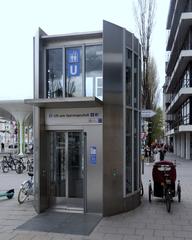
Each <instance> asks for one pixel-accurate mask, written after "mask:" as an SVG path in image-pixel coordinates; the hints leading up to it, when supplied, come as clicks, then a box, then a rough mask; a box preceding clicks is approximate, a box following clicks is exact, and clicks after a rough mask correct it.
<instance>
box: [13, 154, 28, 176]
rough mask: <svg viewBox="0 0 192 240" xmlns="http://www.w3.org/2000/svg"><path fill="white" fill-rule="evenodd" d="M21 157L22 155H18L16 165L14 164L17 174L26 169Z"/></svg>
mask: <svg viewBox="0 0 192 240" xmlns="http://www.w3.org/2000/svg"><path fill="white" fill-rule="evenodd" d="M23 158H24V157H20V158H19V159H18V160H17V163H16V166H15V171H16V173H17V174H21V173H23V171H24V170H25V169H26V166H25V165H24V162H23Z"/></svg>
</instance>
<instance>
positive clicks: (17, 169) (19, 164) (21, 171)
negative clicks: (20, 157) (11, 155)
mask: <svg viewBox="0 0 192 240" xmlns="http://www.w3.org/2000/svg"><path fill="white" fill-rule="evenodd" d="M15 171H16V173H17V174H21V173H23V165H22V164H21V163H17V165H16V168H15Z"/></svg>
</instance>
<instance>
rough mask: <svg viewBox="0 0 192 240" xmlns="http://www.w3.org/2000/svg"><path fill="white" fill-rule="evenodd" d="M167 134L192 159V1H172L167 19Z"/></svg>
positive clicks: (175, 148) (181, 153)
mask: <svg viewBox="0 0 192 240" xmlns="http://www.w3.org/2000/svg"><path fill="white" fill-rule="evenodd" d="M167 31H168V39H167V47H166V51H167V53H168V56H169V57H168V60H167V62H166V81H165V84H164V87H163V91H164V109H165V137H166V141H167V143H168V144H170V145H172V146H173V151H174V153H175V154H177V155H178V156H180V157H183V158H186V159H192V0H171V1H170V8H169V12H168V18H167Z"/></svg>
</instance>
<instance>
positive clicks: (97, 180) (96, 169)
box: [84, 125, 103, 213]
mask: <svg viewBox="0 0 192 240" xmlns="http://www.w3.org/2000/svg"><path fill="white" fill-rule="evenodd" d="M84 132H86V134H87V163H86V167H87V173H86V174H87V183H86V192H87V201H86V203H87V204H86V205H87V206H86V207H87V212H97V213H102V209H103V141H102V136H103V133H102V132H103V127H102V125H93V126H86V127H84ZM93 146H94V147H96V164H93V163H92V162H91V159H90V158H91V156H90V150H91V147H93Z"/></svg>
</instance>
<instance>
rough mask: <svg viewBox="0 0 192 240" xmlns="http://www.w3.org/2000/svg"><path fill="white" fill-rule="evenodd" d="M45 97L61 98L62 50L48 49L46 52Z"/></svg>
mask: <svg viewBox="0 0 192 240" xmlns="http://www.w3.org/2000/svg"><path fill="white" fill-rule="evenodd" d="M46 55H47V57H46V78H47V97H48V98H57V97H62V96H63V49H62V48H57V49H48V50H47V52H46Z"/></svg>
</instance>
